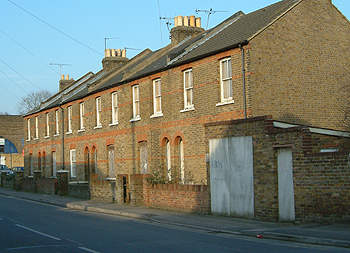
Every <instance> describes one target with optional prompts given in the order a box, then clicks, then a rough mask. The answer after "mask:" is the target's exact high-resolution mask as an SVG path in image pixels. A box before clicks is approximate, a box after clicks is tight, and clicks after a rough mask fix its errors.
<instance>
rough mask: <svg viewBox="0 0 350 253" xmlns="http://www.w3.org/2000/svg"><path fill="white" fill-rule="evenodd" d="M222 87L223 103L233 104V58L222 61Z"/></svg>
mask: <svg viewBox="0 0 350 253" xmlns="http://www.w3.org/2000/svg"><path fill="white" fill-rule="evenodd" d="M220 87H221V102H222V103H226V102H232V101H233V95H232V65H231V58H225V59H223V60H221V61H220Z"/></svg>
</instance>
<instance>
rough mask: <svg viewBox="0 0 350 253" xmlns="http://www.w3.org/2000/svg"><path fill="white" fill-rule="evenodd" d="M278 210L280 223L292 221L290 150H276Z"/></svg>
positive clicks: (293, 217)
mask: <svg viewBox="0 0 350 253" xmlns="http://www.w3.org/2000/svg"><path fill="white" fill-rule="evenodd" d="M277 164H278V210H279V220H280V221H294V220H295V208H294V184H293V155H292V150H291V149H279V150H278V158H277Z"/></svg>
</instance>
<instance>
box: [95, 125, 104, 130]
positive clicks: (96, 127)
mask: <svg viewBox="0 0 350 253" xmlns="http://www.w3.org/2000/svg"><path fill="white" fill-rule="evenodd" d="M100 128H102V125H99V126H95V127H94V129H100Z"/></svg>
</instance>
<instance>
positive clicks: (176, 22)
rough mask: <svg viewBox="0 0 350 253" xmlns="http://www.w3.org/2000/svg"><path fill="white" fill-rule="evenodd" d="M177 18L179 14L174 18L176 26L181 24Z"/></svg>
mask: <svg viewBox="0 0 350 253" xmlns="http://www.w3.org/2000/svg"><path fill="white" fill-rule="evenodd" d="M177 20H178V16H176V17H175V18H174V27H177V26H178V25H179V24H178V21H177Z"/></svg>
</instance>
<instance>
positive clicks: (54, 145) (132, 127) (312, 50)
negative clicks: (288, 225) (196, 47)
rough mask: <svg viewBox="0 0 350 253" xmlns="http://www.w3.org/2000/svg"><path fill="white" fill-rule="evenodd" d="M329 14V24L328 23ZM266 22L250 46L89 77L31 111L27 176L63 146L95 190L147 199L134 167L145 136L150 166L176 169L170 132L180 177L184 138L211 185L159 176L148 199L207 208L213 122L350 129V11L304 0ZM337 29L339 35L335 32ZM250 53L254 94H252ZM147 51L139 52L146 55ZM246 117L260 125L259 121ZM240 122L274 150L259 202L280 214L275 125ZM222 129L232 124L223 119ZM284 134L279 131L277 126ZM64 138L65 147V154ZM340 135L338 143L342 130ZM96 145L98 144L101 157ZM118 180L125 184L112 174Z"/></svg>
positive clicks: (188, 164)
mask: <svg viewBox="0 0 350 253" xmlns="http://www.w3.org/2000/svg"><path fill="white" fill-rule="evenodd" d="M286 2H287V1H286ZM328 21H331V22H328ZM316 23H317V24H318V23H320V24H319V25H317V27H318V26H322V29H315V26H314V24H316ZM324 23H327V25H325V26H323V25H322V24H324ZM265 28H266V29H263V30H262V31H259V33H257V35H256V36H254V37H253V38H251V39H250V41H249V42H248V43H245V44H240V46H241V48H238V46H237V48H231V49H225V50H221V51H220V52H216V51H215V50H214V52H215V53H211V54H208V55H205V57H201V58H200V57H198V59H197V58H196V59H194V60H192V61H189V62H186V63H183V64H179V65H176V66H172V67H169V68H166V69H158V70H157V71H153V72H151V71H150V72H147V74H145V75H140V76H137V75H136V76H137V78H134V79H125V80H126V81H125V82H124V81H123V82H120V83H117V82H116V83H115V85H112V86H108V87H107V86H106V87H107V88H105V89H102V88H101V89H97V88H99V87H104V85H105V84H106V83H108V82H110V80H111V79H112V78H111V77H110V76H108V75H106V77H105V78H100V79H99V80H98V81H96V83H94V84H93V85H91V86H90V85H89V89H88V94H87V95H84V96H82V97H79V98H77V99H73V100H72V101H70V102H64V103H62V104H61V105H60V106H54V107H49V108H48V109H46V108H44V109H42V110H39V111H38V112H36V113H33V114H30V115H27V116H26V117H25V120H28V119H30V123H31V125H30V128H31V131H30V132H31V138H30V139H28V136H26V139H28V141H27V142H26V145H25V167H26V170H25V174H26V176H28V175H29V174H30V169H29V168H30V160H31V161H32V165H33V166H32V170H35V169H38V168H40V169H41V171H43V175H45V176H46V177H49V176H51V174H52V173H51V171H52V157H51V155H52V152H55V154H56V160H57V170H59V169H65V170H68V171H69V180H70V181H89V182H90V197H91V198H93V199H104V200H111V199H112V198H113V194H115V199H116V201H117V202H120V203H123V202H124V199H125V198H124V193H125V192H126V200H127V201H126V202H129V201H131V202H132V201H134V204H137V203H140V202H142V201H141V199H138V198H136V199H135V198H133V196H132V193H133V192H134V193H135V192H140V191H141V189H140V188H138V187H139V186H138V185H139V183H138V181H137V179H136V178H135V177H132V176H134V175H138V174H140V173H142V172H143V171H142V170H141V161H140V149H141V146H145V147H146V150H147V173H151V172H153V171H159V172H160V173H161V174H162V175H163V176H164V177H166V176H167V172H166V164H167V161H166V142H167V140H168V141H169V143H170V159H169V160H170V161H171V165H172V166H171V175H172V181H173V182H172V183H179V179H180V178H181V175H180V164H181V161H180V153H179V152H180V151H179V150H180V147H179V143H180V140H182V143H183V149H184V161H183V163H184V171H185V172H184V175H185V176H184V182H183V183H184V184H185V185H201V186H200V187H202V188H201V189H202V190H200V191H197V190H198V189H197V188H196V187H195V186H193V187H192V186H191V187H190V188H191V189H189V188H186V186H176V189H175V190H174V189H173V188H172V187H173V186H159V187H158V186H155V187H152V188H149V189H148V190H147V192H148V193H151V194H152V195H154V196H158V197H157V200H155V199H153V198H151V197H149V196H148V197H146V199H147V200H146V202H145V203H146V205H148V204H147V203H151V204H149V205H151V206H153V205H155V206H159V207H165V206H166V205H168V206H172V208H175V209H181V208H183V207H184V206H191V204H190V202H191V201H192V202H193V201H194V202H195V204H193V208H190V209H189V210H196V211H198V210H199V209H201V208H204V210H206V209H205V208H207V207H203V206H208V205H207V204H208V203H207V202H206V201H207V200H206V197H205V196H204V195H205V194H204V195H203V196H202V195H201V194H202V192H204V193H205V192H206V191H207V190H203V189H204V188H205V187H206V185H208V171H207V163H206V156H207V154H208V138H210V136H212V135H211V132H210V131H211V130H210V131H209V130H207V131H209V132H206V127H205V125H206V124H210V123H215V122H221V121H229V120H238V119H243V118H244V114H245V112H246V114H247V117H248V118H249V117H253V116H259V115H272V116H273V118H274V119H277V120H286V121H288V122H294V123H299V124H305V125H312V126H316V127H324V128H333V129H344V126H343V125H341V124H340V122H341V120H342V118H343V116H344V114H343V113H342V112H341V111H340V109H341V102H342V101H344V97H342V96H343V93H341V92H339V87H341V86H342V85H344V84H345V83H346V82H349V75H348V74H347V73H345V72H344V69H346V68H347V67H349V65H348V64H349V62H348V61H346V59H349V55H348V54H349V52H350V50H346V49H347V47H348V46H349V34H350V33H349V29H350V26H349V23H348V21H347V20H346V19H345V18H344V17H343V16H341V14H339V13H338V12H337V10H336V9H335V7H334V6H332V5H331V4H329V1H328V0H322V1H316V0H310V1H305V0H304V1H301V2H300V3H298V4H297V5H296V6H293V8H291V10H289V11H287V12H286V13H285V14H283V15H281V17H280V18H278V19H277V20H275V22H274V23H273V24H271V25H269V26H267V27H265ZM318 28H320V27H318ZM335 30H337V31H338V30H339V35H337V36H339V37H334V36H333V31H335ZM316 31H317V32H316ZM330 37H331V38H332V40H329V38H330ZM333 41H335V42H339V43H337V46H334V44H332V42H333ZM172 47H174V45H169V46H167V47H165V48H163V49H161V50H159V51H157V52H156V53H154V54H151V53H149V51H150V50H145V51H144V53H143V54H144V55H146V56H147V54H151V56H150V57H149V58H147V57H146V56H144V58H146V59H145V60H143V61H142V63H141V64H140V65H141V66H136V67H135V72H137V71H139V70H141V69H143V67H145V68H146V67H150V66H149V65H151V67H153V66H152V61H154V62H156V59H157V57H158V58H159V59H160V58H161V57H163V56H164V57H165V56H166V57H168V58H169V55H166V52H168V51H169V50H171V48H172ZM344 51H346V52H344ZM243 53H244V57H243V60H244V63H245V64H244V70H245V81H246V83H245V85H246V91H245V92H246V97H244V96H243V94H244V92H243V74H242V62H243V61H242V54H243ZM143 54H141V56H138V57H139V58H142V57H143ZM320 55H321V56H320ZM228 57H230V59H231V63H232V69H231V72H232V92H233V100H234V101H230V103H226V104H225V103H221V102H222V101H221V87H220V60H222V59H225V58H228ZM136 58H137V57H136ZM168 58H167V61H168V60H169V59H168ZM142 59H143V58H142ZM133 61H134V62H135V61H137V59H131V60H130V61H129V62H127V61H125V66H129V65H128V64H130V65H132V62H133ZM118 68H119V69H114V70H113V71H114V72H115V73H119V72H123V73H125V75H126V76H127V75H130V76H132V74H133V73H128V71H127V68H126V69H124V68H123V66H118ZM130 68H131V67H130ZM189 69H191V70H192V74H193V105H194V109H190V110H185V108H184V71H186V70H189ZM156 79H160V80H161V111H162V116H157V115H153V114H154V98H153V81H154V80H156ZM329 84H332V85H329ZM134 85H138V86H139V98H140V99H139V107H140V117H139V118H137V119H133V92H132V87H133V86H134ZM94 89H95V90H94ZM113 92H117V94H118V123H115V124H111V123H112V93H113ZM96 98H100V99H101V105H102V108H101V120H100V121H101V127H99V126H97V125H96V117H97V112H96ZM244 101H246V102H247V108H245V107H244ZM80 103H84V115H83V119H84V127H85V128H84V129H83V130H82V129H80V112H79V108H80ZM69 106H71V108H72V132H71V133H67V132H68V127H67V126H68V107H69ZM56 110H58V116H59V126H60V127H59V134H58V135H55V128H56V124H55V111H56ZM62 111H63V115H64V118H63V122H64V132H63V133H62V129H61V126H62V125H61V123H62V113H61V112H62ZM46 113H48V115H49V122H50V123H49V127H50V133H49V135H48V136H46V127H47V126H46ZM35 117H38V129H39V136H38V138H37V139H36V138H33V136H34V134H35V121H36V120H35ZM252 124H258V123H252ZM259 124H260V123H259ZM245 126H249V127H250V123H249V124H247V125H245ZM219 128H220V127H219ZM224 128H225V127H224ZM225 129H226V128H225ZM226 130H227V129H226ZM226 130H225V131H226ZM230 131H234V133H230V134H233V135H249V134H253V133H254V135H255V136H257V137H256V138H258V139H259V138H260V139H261V141H257V142H256V143H255V145H258V146H257V148H258V149H259V150H261V153H263V154H266V156H264V157H261V159H262V161H261V162H260V163H259V164H254V166H255V165H256V166H257V168H256V173H258V175H259V176H257V177H256V181H255V184H256V187H257V188H258V189H260V188H261V191H258V192H257V194H256V206H255V211H256V216H257V217H276V212H277V207H276V200H275V194H276V193H275V186H276V181H275V180H276V179H275V176H274V175H275V170H274V161H275V155H274V151H273V150H274V149H273V147H272V146H271V145H272V144H271V140H270V139H269V142H266V143H265V142H264V141H265V137H264V136H262V135H259V134H262V133H265V132H264V131H265V129H264V128H261V127H260V126H256V127H255V128H254V129H250V130H249V129H247V128H245V127H242V128H241V127H238V128H235V130H230ZM249 131H250V132H249ZM26 132H27V131H26ZM214 132H215V134H219V135H220V134H222V133H220V132H219V130H217V129H215V131H214ZM297 133H299V132H297ZM213 134H214V133H213ZM288 136H289V137H288ZM275 137H276V138H278V137H277V135H276V136H275ZM63 138H64V151H63V152H64V154H62V148H63V147H62V142H63ZM281 138H282V139H283V140H284V141H285V142H288V141H287V140H288V138H291V140H290V141H289V142H288V143H293V142H294V141H295V144H293V145H295V146H296V147H298V146H297V145H299V144H298V143H299V142H300V136H299V135H298V134H297V135H295V133H294V132H293V133H291V134H284V135H282V137H281ZM315 138H316V137H315ZM315 138H313V139H312V140H315ZM321 139H322V142H326V140H325V139H324V137H322V138H321ZM330 143H333V139H332V140H331V141H330ZM111 145H113V146H114V161H113V162H114V168H115V173H114V174H115V175H110V173H109V164H108V149H111ZM300 145H301V144H300ZM325 145H326V144H325ZM72 149H75V150H76V169H77V175H76V177H73V176H72V174H71V164H70V150H72ZM298 150H299V149H298ZM94 152H96V154H97V155H96V158H95V155H94ZM39 154H40V159H39ZM43 154H45V155H43ZM62 155H63V157H64V162H63V158H62ZM44 157H45V158H44ZM95 159H96V161H95ZM44 161H45V162H44ZM88 161H89V162H88ZM39 162H40V164H38V163H39ZM261 164H264V166H265V167H264V169H261V168H259V166H261ZM122 175H125V179H126V186H124V184H123V181H122ZM114 178H115V179H114ZM111 180H112V181H111ZM113 180H115V187H116V188H114V186H113V185H114V184H112V183H113V182H114V181H113ZM135 180H136V181H135ZM124 187H126V190H125V189H124ZM203 187H204V188H203ZM192 188H193V189H192ZM185 189H186V190H185ZM143 190H144V191H145V189H143ZM114 191H115V193H113V192H114ZM182 192H184V194H183V195H182V196H183V203H182V204H181V203H176V204H172V203H170V202H171V201H170V200H169V199H173V198H175V195H176V194H179V193H181V194H182ZM199 195H201V197H200V198H201V199H202V200H201V201H203V202H201V203H202V204H200V205H198V202H196V200H195V199H198V198H199V197H198V196H199ZM169 196H172V197H169ZM157 201H158V202H157ZM186 201H187V202H186ZM201 205H203V206H201ZM199 206H201V207H199ZM298 215H300V214H299V213H298Z"/></svg>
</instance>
